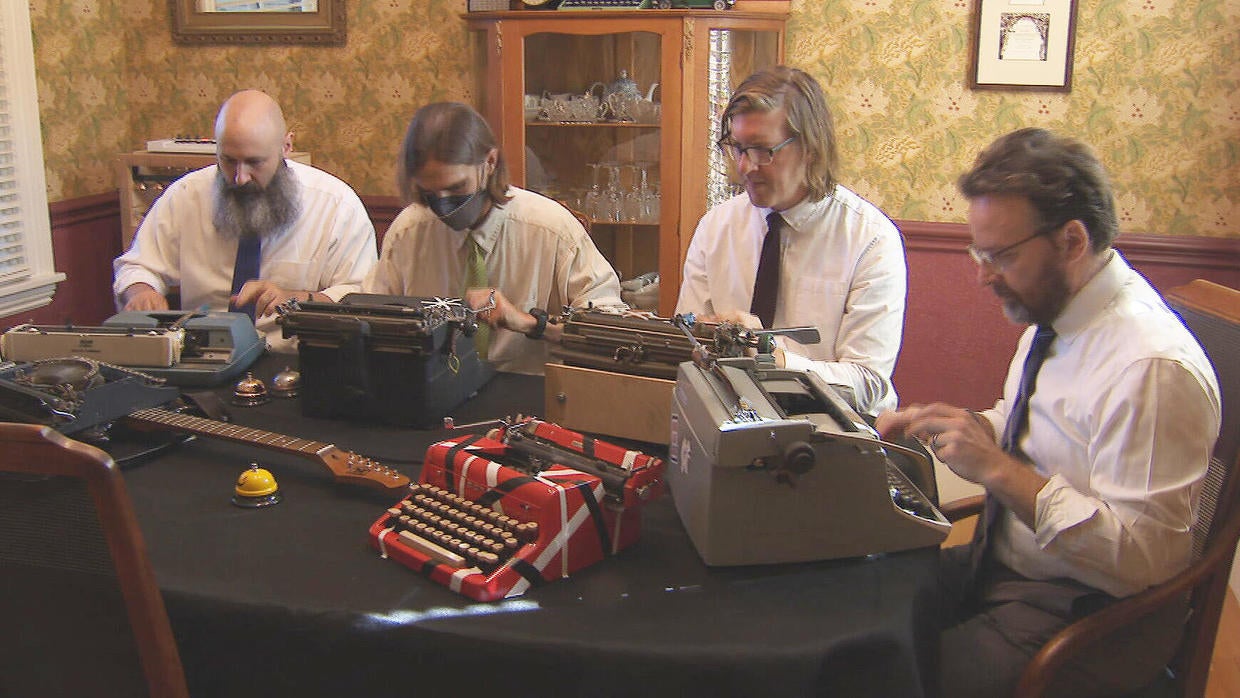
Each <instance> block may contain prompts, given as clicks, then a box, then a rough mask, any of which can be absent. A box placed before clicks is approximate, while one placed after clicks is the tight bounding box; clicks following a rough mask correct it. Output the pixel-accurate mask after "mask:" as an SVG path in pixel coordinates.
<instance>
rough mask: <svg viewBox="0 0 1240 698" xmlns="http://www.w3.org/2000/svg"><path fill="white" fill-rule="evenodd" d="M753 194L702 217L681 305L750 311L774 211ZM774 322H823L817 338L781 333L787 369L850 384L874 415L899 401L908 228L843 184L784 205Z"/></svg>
mask: <svg viewBox="0 0 1240 698" xmlns="http://www.w3.org/2000/svg"><path fill="white" fill-rule="evenodd" d="M770 212H771V209H766V208H758V207H756V206H754V205H753V204H751V203H750V202H749V197H748V196H747V195H745V194H741V195H739V196H736V197H733V198H732V199H729V200H728V201H725V202H724V203H722V204H720V205H718V206H716V207H714V208H713V209H711V210H710V211H708V212H707V213H706V215H705V216H703V217H702V220H701V221H700V222H699V223H698V226H697V230H696V231H694V233H693V242H692V243H690V245H689V252H688V255H687V256H686V258H685V267H684V280H683V281H682V283H681V287H680V298H679V300H678V301H677V303H676V312H678V313H687V312H693V313H697V314H699V315H704V316H714V315H722V314H726V313H731V312H735V311H741V312H746V313H747V312H749V307H750V303H751V302H752V301H753V290H754V278H755V276H756V275H757V272H758V258H759V255H760V254H761V251H762V241H763V239H764V238H765V237H766V216H767V214H768V213H770ZM781 215H782V216H783V218H784V221H785V223H786V225H785V226H784V228H783V234H782V238H781V241H780V242H781V249H780V260H781V261H780V278H779V300H778V301H777V303H776V306H775V320H774V325H775V327H800V326H813V327H817V328H818V331H819V333H820V334H821V341H820V342H819V343H818V344H798V343H797V342H794V341H792V340H788V339H784V338H781V339H780V343H781V346H783V347H784V349H785V352H786V353H785V363H786V366H787V367H788V368H791V369H798V370H810V371H813V372H815V373H817V374H818V375H820V376H821V377H822V378H823V379H824V380H825V381H826V382H827V383H831V384H835V385H839V386H843V387H844V388H845V389H846V391H845V393H846V395H847V393H848V392H851V395H848V397H850V398H852V400H853V401H854V406H855V407H856V408H857V409H858V410H859V411H861V412H864V413H867V414H871V415H873V414H878V413H879V412H881V411H883V410H888V409H894V408H895V406H896V393H895V389H894V388H893V387H892V385H891V373H892V371H893V370H895V365H896V356H897V355H898V354H899V352H900V338H901V335H902V334H903V331H904V299H905V294H906V292H907V286H908V271H907V268H906V266H905V262H904V245H903V242H902V241H901V238H900V231H899V230H897V229H896V226H895V224H894V223H892V222H891V220H890V219H889V218H887V216H885V215H884V214H883V212H882V211H880V210H879V209H878V208H877V207H876V206H874V205H873V204H871V203H870V202H868V201H866V200H865V199H862V198H861V197H860V196H858V195H857V194H855V193H853V192H852V191H850V190H848V189H847V188H845V187H843V186H838V185H837V186H836V188H835V191H834V192H833V194H832V195H831V196H828V197H825V198H823V199H822V200H821V201H808V200H804V201H802V202H801V203H798V204H797V205H795V206H793V207H792V208H789V209H788V210H786V211H783V212H781Z"/></svg>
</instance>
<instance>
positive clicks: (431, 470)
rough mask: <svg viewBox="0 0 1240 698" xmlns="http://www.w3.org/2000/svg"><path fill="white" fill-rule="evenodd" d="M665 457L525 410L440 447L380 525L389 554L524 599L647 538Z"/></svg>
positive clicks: (376, 537)
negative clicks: (646, 520)
mask: <svg viewBox="0 0 1240 698" xmlns="http://www.w3.org/2000/svg"><path fill="white" fill-rule="evenodd" d="M662 477H663V461H662V460H661V459H659V458H655V457H653V456H650V455H648V454H645V453H642V452H639V451H633V450H628V449H625V448H621V447H620V446H616V445H614V444H610V443H607V442H604V441H597V440H594V439H592V438H589V437H586V436H583V435H582V434H579V433H577V432H574V431H570V430H568V429H565V428H563V427H560V426H558V425H556V424H552V423H549V422H546V421H541V420H537V419H526V420H523V421H518V422H515V423H510V424H504V425H503V426H502V428H500V429H499V430H497V431H496V432H495V433H493V434H491V435H487V436H482V435H469V436H461V437H458V438H453V439H450V440H446V441H441V442H439V443H436V444H432V445H431V447H430V448H429V449H428V450H427V452H426V459H425V461H424V463H423V465H422V475H421V478H420V480H419V482H418V483H417V484H414V485H411V486H410V488H409V489H410V492H409V495H408V496H407V497H405V498H404V499H402V500H400V501H399V502H397V503H396V505H395V506H393V507H391V508H389V509H388V510H387V511H386V512H384V513H383V515H382V516H380V517H379V519H378V520H377V521H375V523H374V524H373V525H372V526H371V527H370V536H369V539H370V544H371V546H372V547H374V548H375V549H376V550H378V551H379V552H380V554H381V555H382V556H383V557H385V558H389V559H393V560H396V561H397V562H399V563H401V564H403V565H405V566H406V567H409V568H411V569H413V570H416V571H418V572H419V573H421V574H422V575H424V576H427V577H429V578H431V579H432V580H434V581H436V582H438V583H439V584H442V585H444V586H446V587H448V588H449V589H451V590H452V591H454V592H456V593H458V594H462V595H464V596H467V597H469V598H471V599H475V600H477V601H494V600H496V599H502V598H505V597H509V596H519V595H521V594H523V593H525V591H527V590H528V589H529V588H530V587H532V586H536V585H539V584H542V583H544V582H550V581H555V580H557V579H561V578H563V577H568V576H569V575H571V574H573V573H574V572H576V571H577V570H579V569H581V568H583V567H586V566H588V565H592V564H594V563H596V562H599V561H600V560H602V559H604V558H606V557H610V556H612V555H615V554H616V553H618V552H620V551H621V550H624V549H625V548H627V547H629V546H631V545H633V544H634V543H635V542H637V539H638V536H639V534H640V532H641V508H642V506H643V505H644V504H645V503H646V502H648V501H651V500H653V499H654V498H655V497H657V496H658V495H659V494H660V493H661V492H662V489H663V482H662Z"/></svg>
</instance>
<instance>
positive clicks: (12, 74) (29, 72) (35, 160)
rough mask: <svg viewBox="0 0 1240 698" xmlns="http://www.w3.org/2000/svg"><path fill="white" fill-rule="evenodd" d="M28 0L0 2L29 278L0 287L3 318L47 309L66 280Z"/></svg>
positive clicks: (0, 61)
mask: <svg viewBox="0 0 1240 698" xmlns="http://www.w3.org/2000/svg"><path fill="white" fill-rule="evenodd" d="M30 34H31V30H30V7H29V3H27V2H26V0H17V1H15V2H9V1H7V0H6V1H5V2H0V68H2V69H3V71H4V74H5V76H6V77H7V83H8V84H7V85H6V88H7V91H8V101H9V108H10V114H9V116H10V119H11V120H12V123H11V126H12V133H13V145H14V155H15V162H14V165H15V167H16V172H17V175H16V176H17V191H18V195H19V206H20V209H21V213H20V214H19V215H20V218H21V222H22V243H23V246H24V247H25V250H24V253H25V256H26V262H27V267H28V269H27V272H26V273H25V274H22V275H20V276H18V277H16V278H13V279H10V280H7V281H4V282H0V317H3V316H8V315H14V314H16V313H22V312H25V311H27V310H32V309H34V308H39V307H43V306H45V305H47V304H48V303H50V302H51V300H52V295H53V294H55V292H56V284H57V283H58V282H60V281H64V279H65V275H64V274H62V273H60V272H57V271H56V269H55V264H54V260H53V259H52V227H51V221H50V219H49V215H48V209H47V177H46V175H45V173H44V169H43V140H42V136H41V131H40V128H39V99H38V89H37V85H36V83H35V79H34V44H33V42H32V40H31V36H30Z"/></svg>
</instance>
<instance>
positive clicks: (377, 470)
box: [319, 446, 409, 490]
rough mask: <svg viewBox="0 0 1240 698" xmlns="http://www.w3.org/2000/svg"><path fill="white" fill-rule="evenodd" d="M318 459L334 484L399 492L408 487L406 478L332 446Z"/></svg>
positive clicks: (376, 463) (383, 466)
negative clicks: (331, 477)
mask: <svg viewBox="0 0 1240 698" xmlns="http://www.w3.org/2000/svg"><path fill="white" fill-rule="evenodd" d="M319 457H320V458H321V459H322V461H323V465H326V466H327V469H328V470H330V471H332V474H334V475H335V476H336V482H344V483H348V484H354V485H365V486H367V487H372V488H375V489H381V490H399V489H404V488H406V487H408V486H409V478H408V476H405V475H402V474H400V473H398V472H396V471H395V470H393V469H392V468H389V467H387V466H386V465H383V464H381V463H379V462H378V461H375V460H372V459H370V458H367V457H365V456H360V455H358V454H356V453H353V452H352V451H344V450H341V449H339V448H336V447H335V446H332V447H330V448H329V449H327V450H326V451H323V452H322V453H320V454H319Z"/></svg>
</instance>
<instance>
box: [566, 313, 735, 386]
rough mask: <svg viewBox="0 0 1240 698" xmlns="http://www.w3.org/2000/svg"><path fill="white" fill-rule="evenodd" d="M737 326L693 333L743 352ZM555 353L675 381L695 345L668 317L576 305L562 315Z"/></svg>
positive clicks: (723, 351)
mask: <svg viewBox="0 0 1240 698" xmlns="http://www.w3.org/2000/svg"><path fill="white" fill-rule="evenodd" d="M735 329H737V328H736V326H734V325H729V324H727V323H725V324H721V325H714V324H708V323H701V322H699V323H695V324H693V326H692V332H693V334H694V336H695V337H697V338H698V340H699V341H700V342H702V343H703V344H704V345H706V346H710V347H712V349H714V350H715V351H717V352H718V353H719V355H722V356H739V355H741V354H742V353H743V350H744V347H743V346H740V345H739V342H738V341H737V339H738V338H737V337H735V336H734V335H736V334H737V333H736V332H734V331H731V330H735ZM552 354H553V355H554V356H556V357H557V358H559V359H561V360H562V361H563V362H564V363H565V364H568V365H570V366H580V367H584V368H593V369H599V370H603V371H615V372H617V373H628V374H633V375H639V376H649V377H651V378H663V379H666V380H675V379H676V367H677V366H678V365H680V363H681V362H682V361H689V360H691V359H692V358H693V344H692V342H690V341H689V338H688V337H686V336H685V333H684V331H682V330H681V329H680V328H679V327H677V326H676V325H674V324H672V321H671V320H669V319H667V318H656V317H643V316H636V315H622V314H617V313H611V312H604V311H598V310H577V311H573V312H572V313H570V314H569V315H568V317H567V318H566V319H565V320H564V334H563V339H562V340H561V343H560V345H559V346H558V347H555V348H553V349H552Z"/></svg>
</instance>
